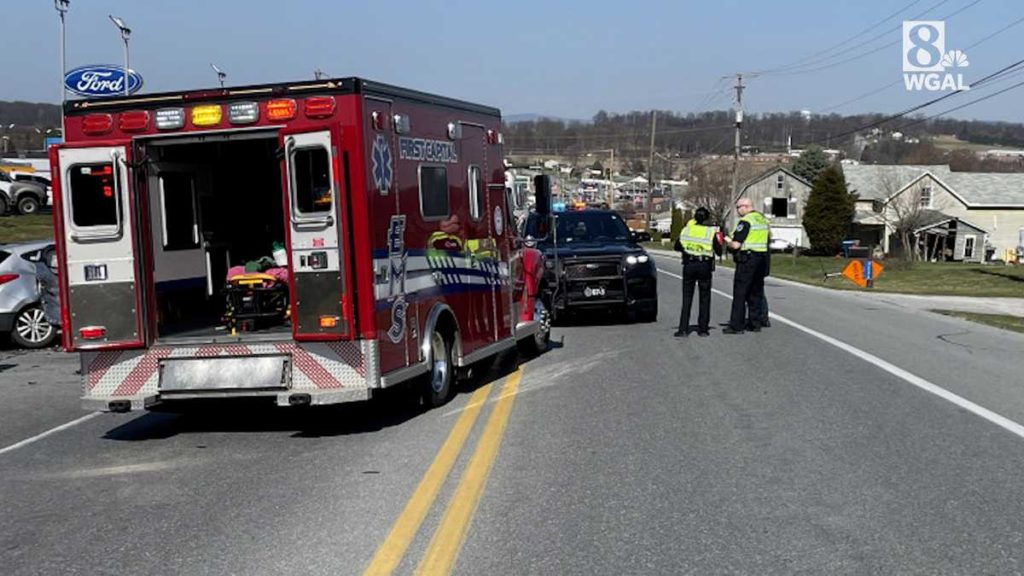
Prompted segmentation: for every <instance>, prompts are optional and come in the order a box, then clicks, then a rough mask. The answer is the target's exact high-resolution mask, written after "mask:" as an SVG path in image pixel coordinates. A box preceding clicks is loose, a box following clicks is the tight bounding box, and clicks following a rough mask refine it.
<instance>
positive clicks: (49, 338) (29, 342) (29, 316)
mask: <svg viewBox="0 0 1024 576" xmlns="http://www.w3.org/2000/svg"><path fill="white" fill-rule="evenodd" d="M56 335H57V330H56V329H55V328H54V327H53V325H52V324H50V323H49V322H48V321H47V320H46V315H45V314H43V309H42V308H40V307H39V306H30V307H28V308H25V309H24V310H22V311H21V312H19V313H18V315H17V316H15V317H14V329H13V330H12V331H11V339H12V340H14V343H15V344H17V345H18V346H21V347H23V348H45V347H47V346H49V345H50V344H51V343H52V342H53V339H54V337H56Z"/></svg>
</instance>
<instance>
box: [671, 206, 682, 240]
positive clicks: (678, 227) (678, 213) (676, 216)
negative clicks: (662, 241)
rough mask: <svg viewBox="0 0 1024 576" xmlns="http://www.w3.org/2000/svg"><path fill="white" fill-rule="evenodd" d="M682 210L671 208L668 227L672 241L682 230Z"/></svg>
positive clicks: (677, 237) (676, 238)
mask: <svg viewBox="0 0 1024 576" xmlns="http://www.w3.org/2000/svg"><path fill="white" fill-rule="evenodd" d="M684 224H686V223H685V222H683V211H682V210H680V209H679V208H672V226H671V227H670V228H669V230H671V232H669V234H671V238H672V241H673V242H675V241H676V240H678V239H679V233H680V232H682V231H683V225H684Z"/></svg>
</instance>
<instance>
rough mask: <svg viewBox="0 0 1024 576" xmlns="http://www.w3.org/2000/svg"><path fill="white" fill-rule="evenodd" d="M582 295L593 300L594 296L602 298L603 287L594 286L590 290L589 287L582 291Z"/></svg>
mask: <svg viewBox="0 0 1024 576" xmlns="http://www.w3.org/2000/svg"><path fill="white" fill-rule="evenodd" d="M583 295H584V296H586V297H587V298H594V297H596V296H604V287H603V286H595V287H593V288H591V287H589V286H588V287H586V288H584V289H583Z"/></svg>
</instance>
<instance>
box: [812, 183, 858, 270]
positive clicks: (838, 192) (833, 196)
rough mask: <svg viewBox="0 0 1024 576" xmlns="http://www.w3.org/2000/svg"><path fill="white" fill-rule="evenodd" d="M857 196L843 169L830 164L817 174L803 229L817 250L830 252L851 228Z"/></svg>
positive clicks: (841, 244)
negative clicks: (847, 188)
mask: <svg viewBox="0 0 1024 576" xmlns="http://www.w3.org/2000/svg"><path fill="white" fill-rule="evenodd" d="M855 200H856V197H855V196H854V195H853V194H850V193H849V192H848V191H847V190H846V180H845V179H844V178H843V172H842V170H840V169H839V167H837V166H830V167H828V168H826V169H825V171H824V172H822V173H821V175H820V176H818V179H817V180H815V181H814V187H813V188H811V194H810V196H809V197H808V198H807V206H806V207H805V208H804V220H803V224H804V230H807V237H808V239H809V240H810V241H811V250H812V251H813V252H814V253H817V254H822V255H827V256H831V255H833V254H837V253H838V252H839V251H840V250H842V247H843V239H844V238H846V235H847V233H848V232H849V231H850V223H851V222H852V221H853V213H854V208H855Z"/></svg>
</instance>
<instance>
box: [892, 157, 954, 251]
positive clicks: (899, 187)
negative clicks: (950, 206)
mask: <svg viewBox="0 0 1024 576" xmlns="http://www.w3.org/2000/svg"><path fill="white" fill-rule="evenodd" d="M878 181H879V185H880V188H881V191H882V192H884V193H885V198H884V199H883V200H882V211H881V214H880V216H881V218H882V220H883V221H884V222H885V224H886V228H887V230H886V233H887V234H888V233H889V231H891V232H892V235H893V236H895V237H896V238H897V240H899V243H900V251H901V256H902V258H903V259H904V260H905V261H906V262H907V264H908V265H912V264H913V262H915V261H917V260H920V259H921V258H922V256H927V255H928V253H929V252H930V251H931V250H932V249H931V248H930V247H928V246H925V247H923V250H924V254H922V250H920V249H919V247H918V244H919V235H918V231H919V230H920V229H921V228H922V227H923V226H925V225H926V224H927V223H928V219H929V210H937V209H938V208H939V207H940V204H941V202H940V200H939V199H938V198H937V197H936V196H937V192H938V190H937V186H936V185H935V184H934V183H933V182H932V181H931V179H930V178H924V179H921V180H918V181H916V182H914V183H913V184H910V183H909V182H907V181H901V180H900V179H899V177H898V172H897V171H896V170H887V171H884V172H882V173H880V175H879V179H878ZM908 185H909V186H908Z"/></svg>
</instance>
